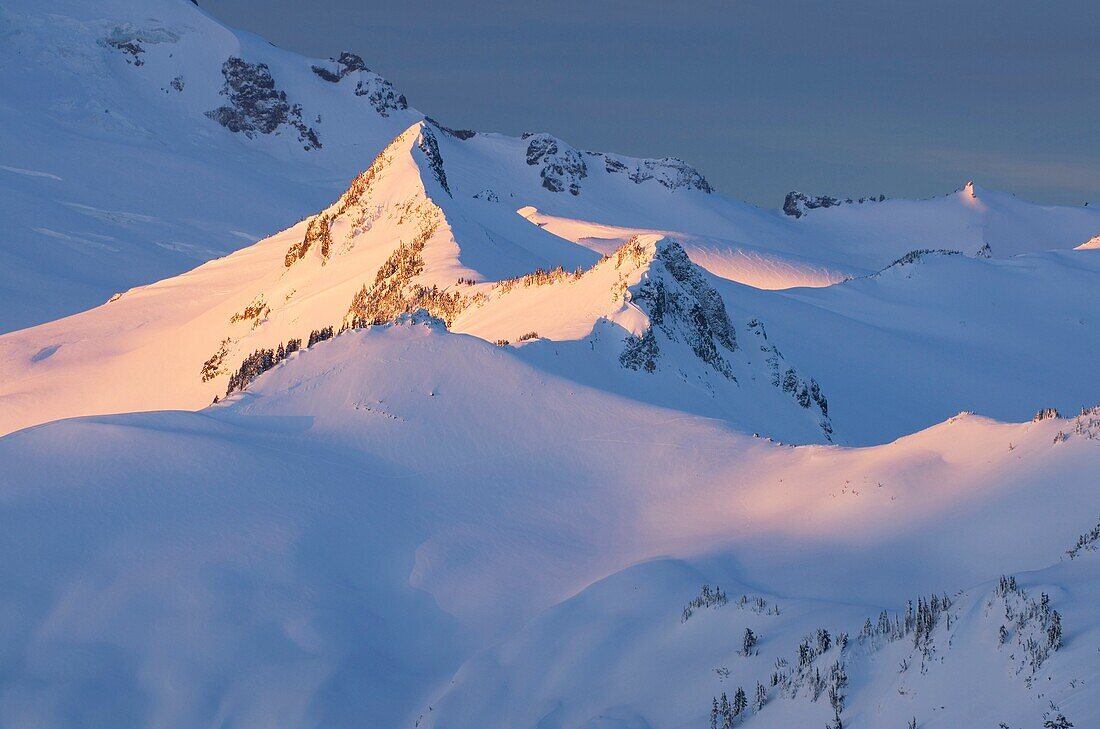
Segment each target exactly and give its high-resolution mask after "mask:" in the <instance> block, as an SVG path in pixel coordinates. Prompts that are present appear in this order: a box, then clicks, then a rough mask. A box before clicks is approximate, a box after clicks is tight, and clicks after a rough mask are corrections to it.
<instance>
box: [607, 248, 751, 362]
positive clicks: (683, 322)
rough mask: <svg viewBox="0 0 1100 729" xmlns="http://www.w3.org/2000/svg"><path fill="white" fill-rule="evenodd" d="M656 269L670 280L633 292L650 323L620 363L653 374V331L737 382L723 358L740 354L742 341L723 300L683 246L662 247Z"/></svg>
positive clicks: (655, 278) (652, 280)
mask: <svg viewBox="0 0 1100 729" xmlns="http://www.w3.org/2000/svg"><path fill="white" fill-rule="evenodd" d="M654 264H655V265H659V266H661V267H663V268H664V270H665V272H667V274H668V276H667V277H666V276H661V275H651V276H650V277H649V278H648V279H646V281H645V282H644V283H643V284H642V285H641V286H640V287H639V288H638V289H637V290H636V291H635V292H634V294H633V301H634V303H635V304H637V305H638V306H639V308H641V309H642V310H643V311H644V312H645V313H646V315H647V316H648V317H649V321H650V328H649V329H648V330H647V331H646V333H645V334H644V335H643V336H641V337H628V338H627V341H626V349H625V350H624V351H623V353H622V354H621V355H620V357H619V362H620V364H622V365H623V366H624V367H629V368H630V369H643V370H646V371H647V372H652V371H654V370H655V369H656V367H657V356H658V354H659V346H658V342H657V340H656V338H655V334H654V329H657V330H659V331H660V332H661V333H662V334H663V335H664V336H665V337H666V338H667V339H669V340H671V341H673V342H684V343H685V344H687V345H688V346H689V347H691V350H692V351H693V352H694V353H695V356H696V357H698V358H699V359H701V360H702V361H703V362H705V363H706V364H708V365H710V366H711V367H712V368H713V369H714V370H715V371H716V372H718V373H719V374H721V375H722V376H724V377H726V378H728V379H731V380H732V379H735V378H734V376H733V371H732V368H731V367H730V364H729V362H728V361H727V360H726V358H725V356H724V355H723V352H729V353H733V352H736V351H737V338H736V334H735V332H734V328H733V325H732V324H731V323H730V320H729V315H728V313H727V312H726V305H725V302H724V301H723V300H722V295H721V294H719V293H718V291H717V290H716V289H715V288H714V287H712V286H711V285H710V284H709V283H708V282H707V280H706V278H704V276H703V275H702V274H701V273H700V272H699V270H698V269H697V268H696V267H695V266H694V265H693V264H692V263H691V261H690V260H689V259H688V256H687V253H685V252H684V249H683V248H681V247H680V246H679V245H678V244H676V243H672V242H670V241H665V242H662V243H660V244H658V247H657V251H656V254H655V256H654Z"/></svg>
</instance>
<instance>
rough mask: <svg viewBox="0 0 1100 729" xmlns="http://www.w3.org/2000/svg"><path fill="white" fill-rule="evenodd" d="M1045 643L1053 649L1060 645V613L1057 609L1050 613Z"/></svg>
mask: <svg viewBox="0 0 1100 729" xmlns="http://www.w3.org/2000/svg"><path fill="white" fill-rule="evenodd" d="M1047 643H1048V644H1049V645H1050V647H1051V648H1052V649H1053V650H1058V649H1059V648H1061V647H1062V615H1061V613H1059V612H1058V611H1057V610H1054V611H1052V612H1051V613H1050V627H1048V628H1047Z"/></svg>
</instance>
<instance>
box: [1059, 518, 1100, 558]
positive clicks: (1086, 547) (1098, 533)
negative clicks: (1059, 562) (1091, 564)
mask: <svg viewBox="0 0 1100 729" xmlns="http://www.w3.org/2000/svg"><path fill="white" fill-rule="evenodd" d="M1097 543H1100V523H1097V525H1096V526H1094V527H1093V528H1092V529H1091V530H1089V531H1088V532H1086V533H1084V534H1082V535H1081V536H1079V537H1077V543H1076V544H1074V545H1073V547H1071V548H1070V549H1068V550H1067V551H1066V554H1067V555H1069V558H1070V559H1076V558H1077V555H1079V554H1080V553H1081V552H1095V551H1096V550H1097Z"/></svg>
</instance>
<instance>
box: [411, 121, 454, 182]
mask: <svg viewBox="0 0 1100 729" xmlns="http://www.w3.org/2000/svg"><path fill="white" fill-rule="evenodd" d="M416 146H417V147H419V148H420V151H421V152H423V153H424V156H425V157H427V158H428V166H429V167H431V169H432V175H433V176H434V177H435V181H436V182H438V183H439V186H440V187H442V188H443V190H444V191H445V192H446V193H447V195H448V196H451V197H453V196H452V195H451V188H450V186H449V185H448V184H447V171H446V170H445V169H443V155H441V154H440V153H439V140H437V139H436V138H435V134H433V133H432V130H431V127H430V126H428V125H427V124H424V125H423V126H422V127H421V129H420V138H419V139H417V141H416Z"/></svg>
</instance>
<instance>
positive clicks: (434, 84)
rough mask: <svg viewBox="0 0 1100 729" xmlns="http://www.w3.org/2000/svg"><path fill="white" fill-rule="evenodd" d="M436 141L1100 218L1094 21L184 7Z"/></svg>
mask: <svg viewBox="0 0 1100 729" xmlns="http://www.w3.org/2000/svg"><path fill="white" fill-rule="evenodd" d="M199 3H200V5H201V6H202V7H204V8H205V9H207V10H208V11H210V12H212V13H213V14H214V15H215V16H217V17H219V18H220V19H221V20H223V21H224V22H226V23H227V24H229V25H231V26H234V27H237V28H243V29H246V30H251V31H253V32H255V33H258V34H260V35H262V36H264V37H266V38H267V39H269V40H271V41H272V42H274V43H275V44H276V45H279V46H282V47H284V48H290V49H293V50H296V51H300V52H302V53H305V54H308V55H311V56H320V57H327V56H334V55H336V54H338V53H339V52H340V51H341V50H351V51H354V52H356V53H359V54H360V55H361V56H363V58H364V59H365V60H366V62H367V65H368V66H370V67H371V68H372V69H374V70H376V71H378V72H379V73H381V74H382V75H383V76H385V77H386V78H388V79H390V80H391V81H392V82H393V83H394V85H396V86H397V87H398V88H399V89H400V90H401V91H402V92H403V93H405V94H406V95H407V96H408V98H409V103H410V104H412V105H413V106H415V107H416V108H418V109H420V110H421V111H423V112H424V113H426V114H429V115H431V116H434V117H436V118H437V119H439V120H440V121H441V122H443V123H445V124H448V125H449V126H453V127H468V128H471V129H478V130H483V131H501V132H507V133H512V134H518V133H520V132H523V131H528V130H529V131H548V132H551V133H553V134H555V135H557V136H559V137H562V138H563V139H565V140H567V141H569V142H570V143H571V144H573V145H575V146H577V147H581V148H585V149H593V150H603V151H613V152H621V153H625V154H632V155H637V156H645V157H659V156H664V155H671V156H676V157H682V158H684V159H686V160H687V161H688V162H690V163H692V164H693V165H695V166H696V167H697V168H699V169H700V170H701V171H702V172H703V174H704V175H706V176H707V178H708V179H709V180H710V181H711V182H712V183H713V184H714V185H716V186H717V187H718V188H719V189H720V190H721V191H722V192H724V193H725V194H727V195H731V196H734V197H739V198H742V199H746V200H750V201H752V202H756V203H760V204H764V205H769V206H773V207H774V206H777V205H779V203H780V202H781V201H782V198H783V195H784V194H785V193H786V191H788V190H791V189H801V190H804V191H806V192H812V193H828V194H832V195H840V196H859V195H869V194H878V193H885V194H886V195H888V196H891V197H926V196H929V195H933V194H938V193H942V192H948V191H950V190H952V189H954V188H956V187H958V186H960V185H961V184H962V183H963V182H965V181H966V180H968V179H970V178H973V179H975V180H976V181H977V182H978V184H979V185H983V186H986V187H992V188H997V189H1003V190H1009V191H1012V192H1015V193H1017V194H1018V195H1020V196H1021V197H1027V198H1030V199H1034V200H1038V201H1045V202H1068V203H1075V204H1080V203H1081V202H1083V201H1086V200H1090V201H1094V202H1093V204H1097V203H1100V133H1098V132H1097V129H1098V127H1100V41H1098V37H1097V29H1098V28H1100V2H1097V0H1048V2H1033V1H1030V0H1000V1H999V2H985V1H977V0H974V1H971V0H921V1H920V2H916V1H902V0H848V1H845V0H841V1H839V2H825V1H824V0H744V1H738V0H728V1H727V2H717V1H715V0H631V1H629V2H626V1H624V2H619V1H610V0H559V1H557V2H551V1H546V2H541V3H524V2H454V0H452V1H450V2H447V1H445V0H417V1H415V2H408V1H406V2H402V3H388V2H387V3H382V2H377V3H374V2H363V0H313V2H308V3H307V2H302V1H300V0H199Z"/></svg>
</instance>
